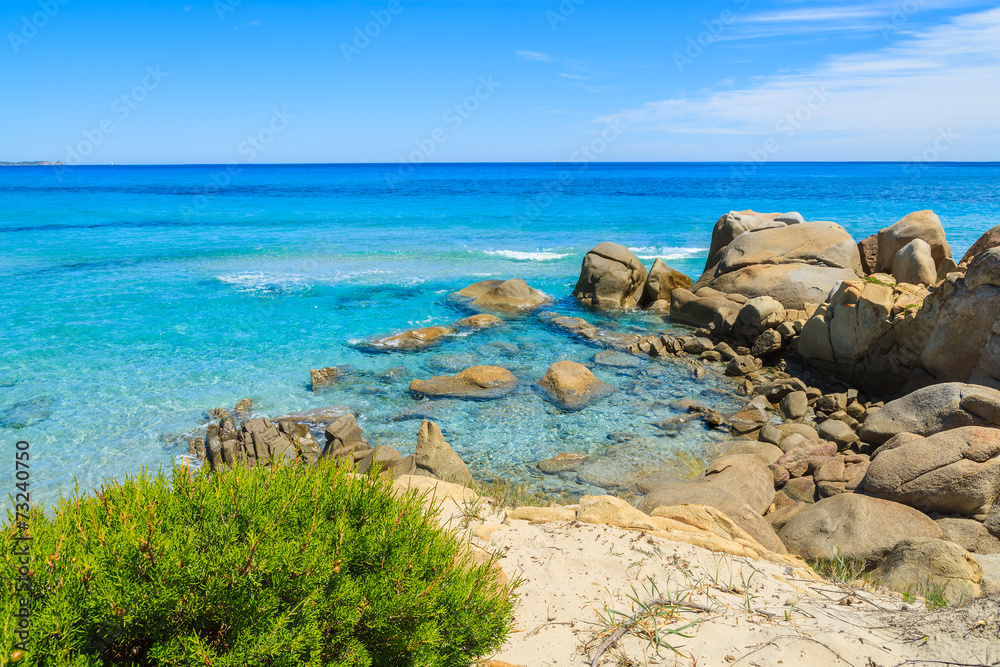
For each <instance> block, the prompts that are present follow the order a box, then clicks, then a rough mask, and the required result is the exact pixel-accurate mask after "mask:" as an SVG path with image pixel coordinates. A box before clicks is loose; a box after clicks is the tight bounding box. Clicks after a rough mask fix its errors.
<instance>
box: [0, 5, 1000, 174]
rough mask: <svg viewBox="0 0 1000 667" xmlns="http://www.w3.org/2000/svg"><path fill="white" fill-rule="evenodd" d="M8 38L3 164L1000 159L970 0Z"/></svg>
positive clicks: (423, 9) (35, 21) (280, 9)
mask: <svg viewBox="0 0 1000 667" xmlns="http://www.w3.org/2000/svg"><path fill="white" fill-rule="evenodd" d="M366 31H367V34H365V33H366ZM0 35H2V37H3V39H2V43H0V93H2V97H3V100H4V103H3V104H2V105H0V160H36V159H46V160H53V161H54V160H56V159H62V160H64V161H67V160H68V161H71V162H72V161H80V162H81V163H84V164H107V163H108V162H116V163H227V162H238V163H246V162H257V163H266V162H398V161H401V160H404V161H405V160H413V161H422V160H428V161H556V160H563V161H565V160H570V159H577V158H579V156H581V155H586V157H587V159H599V160H608V161H615V160H637V161H647V160H648V161H672V160H678V161H686V160H695V161H715V160H725V161H730V160H731V161H745V160H748V159H754V156H764V155H766V156H767V159H769V160H912V159H926V158H933V159H942V160H956V161H960V160H998V159H1000V150H998V149H1000V114H998V109H1000V8H998V7H997V6H996V3H984V2H975V1H972V0H967V1H961V0H959V1H948V0H898V1H896V2H862V1H858V2H847V1H844V2H826V1H820V0H815V1H813V0H784V1H780V2H778V1H763V0H704V1H702V2H686V3H680V2H664V1H660V2H629V1H628V0H562V1H561V2H560V0H513V1H508V2H490V1H481V0H476V1H474V2H473V1H470V0H435V1H432V0H381V1H378V2H364V3H362V2H335V3H334V2H322V1H320V0H288V1H286V2H264V1H259V0H186V1H185V0H181V1H179V2H168V1H166V0H161V1H157V0H145V1H143V2H135V1H134V0H131V1H127V0H107V1H101V0H4V2H3V3H2V5H0ZM574 156H576V158H574Z"/></svg>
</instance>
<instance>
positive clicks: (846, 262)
mask: <svg viewBox="0 0 1000 667" xmlns="http://www.w3.org/2000/svg"><path fill="white" fill-rule="evenodd" d="M715 245H716V241H715V240H713V247H714V246H715ZM717 256H718V262H717V263H716V264H714V265H711V266H707V267H706V271H705V273H704V274H703V275H702V277H701V278H700V279H699V280H698V282H697V283H695V285H694V288H693V290H692V292H694V293H696V294H697V292H698V290H699V289H700V288H702V287H709V288H712V289H714V290H716V291H718V292H722V293H724V294H742V295H744V296H747V297H751V298H752V297H758V296H771V297H773V298H774V299H777V300H778V301H780V302H781V303H782V305H784V307H786V308H794V309H802V308H805V307H806V306H807V305H808V304H816V303H822V302H824V301H826V299H827V298H828V297H829V295H830V294H831V293H832V292H833V291H834V289H836V287H837V286H838V285H839V284H840V282H841V281H844V280H852V279H856V278H858V277H859V276H860V275H862V268H861V258H860V255H859V254H858V246H857V244H856V243H855V242H854V240H853V239H852V238H851V236H850V235H849V234H848V233H847V232H846V231H845V230H844V228H843V227H841V226H840V225H837V224H835V223H832V222H810V223H805V224H794V225H786V224H784V223H779V222H773V221H772V222H770V223H768V224H759V225H757V226H756V227H754V228H752V229H750V230H749V231H746V232H743V233H741V234H740V235H739V236H736V237H735V238H734V239H733V240H732V241H730V242H729V243H728V245H726V246H725V247H724V249H722V248H720V250H719V251H718V253H717Z"/></svg>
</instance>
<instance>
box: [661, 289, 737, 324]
mask: <svg viewBox="0 0 1000 667" xmlns="http://www.w3.org/2000/svg"><path fill="white" fill-rule="evenodd" d="M740 298H742V299H743V300H742V301H741V300H739V299H740ZM744 303H746V297H741V295H738V294H737V295H729V294H723V293H722V292H718V291H716V290H713V289H711V288H708V287H702V288H701V289H699V290H698V293H697V294H695V293H694V292H691V291H689V290H686V289H684V288H682V287H678V288H676V289H675V290H674V291H673V292H671V293H670V320H671V321H672V322H677V323H680V324H690V325H693V326H708V325H710V324H715V323H719V325H722V324H724V323H727V322H728V323H729V324H728V326H730V327H731V326H732V323H734V322H735V321H736V316H737V315H738V314H739V311H740V308H742V307H743V304H744Z"/></svg>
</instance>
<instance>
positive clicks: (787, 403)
mask: <svg viewBox="0 0 1000 667" xmlns="http://www.w3.org/2000/svg"><path fill="white" fill-rule="evenodd" d="M808 409H809V400H808V399H807V398H806V392H804V391H793V392H791V393H790V394H788V395H787V396H785V397H784V398H783V399H781V403H780V404H779V405H778V410H779V411H780V412H781V416H782V417H783V418H785V419H802V418H803V417H805V416H806V410H808Z"/></svg>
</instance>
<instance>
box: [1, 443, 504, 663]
mask: <svg viewBox="0 0 1000 667" xmlns="http://www.w3.org/2000/svg"><path fill="white" fill-rule="evenodd" d="M13 524H14V522H13V517H9V518H8V521H7V524H6V525H4V526H3V529H2V531H3V532H2V535H0V571H2V582H0V590H2V593H0V606H2V609H0V614H2V615H3V616H2V618H3V621H2V623H3V626H2V643H0V650H2V652H0V665H3V664H5V661H6V660H8V659H9V657H10V656H11V653H12V651H14V650H15V648H16V643H17V639H16V637H15V636H14V630H15V628H14V623H15V620H14V616H13V614H14V613H15V612H16V610H17V604H18V602H17V597H16V595H15V586H16V584H17V581H18V575H17V574H16V570H17V565H16V564H15V560H16V559H15V557H14V555H13V550H14V548H15V540H14V536H15V534H16V528H15V526H14V525H13ZM30 532H31V535H32V537H33V541H32V542H31V545H32V546H31V555H32V566H31V567H32V568H33V575H32V577H31V580H32V584H33V589H34V591H33V607H32V617H31V622H32V628H31V634H32V638H31V643H30V645H29V650H28V652H27V653H26V654H25V655H24V657H23V658H22V659H21V660H19V661H18V662H17V665H18V667H20V666H21V665H45V666H46V667H51V666H56V665H58V666H62V665H72V666H73V667H84V666H86V667H93V666H97V665H162V666H167V665H169V666H181V665H211V666H212V667H230V666H232V667H249V666H262V667H263V666H267V667H272V666H273V667H285V666H289V667H290V666H293V665H294V666H297V665H310V666H320V665H324V666H325V665H375V666H378V665H421V666H423V665H428V666H431V665H433V666H437V665H441V666H445V665H467V664H468V663H469V662H470V661H471V660H473V659H475V658H478V657H480V656H483V655H486V654H488V653H490V652H492V651H494V650H495V649H497V648H498V647H499V646H500V645H501V644H502V642H503V640H504V638H505V636H506V634H507V633H508V632H509V630H510V627H511V623H512V617H513V607H514V597H513V595H512V594H511V590H510V588H509V587H504V586H503V585H502V584H501V583H500V582H499V581H498V579H497V577H496V574H495V571H494V570H492V569H490V564H483V565H479V566H472V565H471V564H470V562H471V561H469V560H468V558H466V557H465V556H464V554H465V551H464V547H463V543H462V541H461V539H460V538H458V537H457V536H455V535H454V534H452V533H448V532H445V531H442V530H441V529H439V528H438V527H437V526H436V524H435V523H434V521H433V518H432V517H430V516H429V515H428V514H427V513H426V512H425V511H424V509H423V505H422V504H421V502H420V500H419V499H418V498H416V497H415V496H413V495H408V496H407V497H405V498H402V499H397V498H395V497H393V495H392V493H391V490H390V486H389V483H388V482H386V481H374V480H363V479H359V478H355V477H352V476H349V475H347V474H346V473H345V472H344V471H343V470H341V469H338V468H336V467H335V466H334V465H332V464H330V463H328V462H321V463H320V465H318V466H317V467H315V468H309V469H302V468H298V467H290V466H286V467H281V468H278V469H276V470H274V469H269V468H264V467H257V468H252V469H241V470H233V471H228V472H225V473H220V474H217V475H208V474H207V473H197V474H195V475H193V476H191V475H189V474H188V473H187V472H185V471H184V470H180V469H178V470H175V471H174V473H173V479H172V481H171V480H169V479H168V478H167V477H166V476H165V475H164V474H163V473H160V474H158V475H156V476H151V475H148V474H146V473H142V474H140V475H138V476H135V477H129V478H127V479H126V480H125V481H124V482H123V483H118V482H114V481H112V482H107V483H106V485H105V486H104V487H102V488H101V489H100V490H98V491H95V492H94V495H93V496H90V495H88V496H82V497H81V496H80V495H79V493H77V494H75V496H74V497H73V498H72V499H68V500H67V499H63V500H62V501H61V502H60V503H59V505H58V507H57V508H56V511H55V516H54V518H51V517H46V516H45V514H44V513H43V512H42V511H40V510H38V509H36V510H34V511H33V512H32V516H31V519H30Z"/></svg>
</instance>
